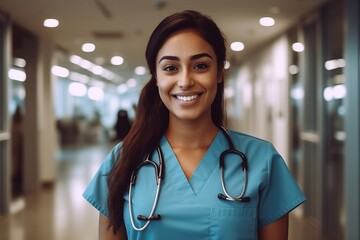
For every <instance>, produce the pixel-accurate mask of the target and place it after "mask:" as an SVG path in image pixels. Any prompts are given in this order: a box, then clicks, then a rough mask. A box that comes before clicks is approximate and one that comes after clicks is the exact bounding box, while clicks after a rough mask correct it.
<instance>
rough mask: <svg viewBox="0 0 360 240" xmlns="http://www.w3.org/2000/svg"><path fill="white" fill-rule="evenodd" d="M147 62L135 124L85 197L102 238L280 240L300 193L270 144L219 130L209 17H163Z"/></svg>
mask: <svg viewBox="0 0 360 240" xmlns="http://www.w3.org/2000/svg"><path fill="white" fill-rule="evenodd" d="M146 59H147V62H148V66H149V69H150V74H151V79H150V80H149V82H148V83H147V84H146V85H145V87H144V88H143V90H142V92H141V96H140V100H139V103H138V106H137V113H136V118H135V121H134V123H133V125H132V128H131V130H130V132H129V133H128V135H127V136H126V137H125V139H124V140H123V141H122V142H121V143H120V144H118V145H117V146H116V147H115V148H114V149H113V150H112V151H111V152H110V153H109V155H108V156H107V157H106V158H105V161H104V162H103V164H102V166H101V167H100V169H99V171H98V173H97V174H96V176H95V177H94V178H93V180H92V181H91V183H90V185H89V186H88V188H87V189H86V191H85V192H84V194H83V195H84V197H85V198H86V199H87V200H88V201H89V202H90V203H91V204H92V205H93V206H95V207H96V208H97V209H98V210H99V212H100V221H99V225H100V239H140V238H141V239H150V240H151V239H168V238H169V236H171V239H230V240H231V239H258V238H260V239H262V240H269V239H279V240H285V239H287V234H288V213H289V212H290V211H291V210H292V209H293V208H295V207H296V206H298V205H299V204H301V203H302V202H303V201H304V200H305V197H304V196H303V194H302V192H301V190H300V189H299V187H298V186H297V184H296V182H295V180H294V179H293V177H292V176H291V174H290V172H289V170H288V169H287V167H286V164H285V162H284V160H283V159H282V157H281V156H280V155H279V153H278V152H277V151H276V150H275V149H274V147H273V146H272V144H271V143H269V142H266V141H264V140H260V139H258V138H255V137H252V136H249V135H246V134H243V133H240V132H235V131H231V130H227V129H225V128H224V127H223V122H224V119H223V118H224V115H225V113H224V77H223V73H224V63H225V60H226V41H225V38H224V35H223V34H222V32H221V31H220V29H219V28H218V27H217V25H216V24H215V22H213V21H212V19H211V18H210V17H208V16H205V15H203V14H201V13H199V12H196V11H183V12H179V13H175V14H173V15H170V16H168V17H167V18H165V19H164V20H163V21H162V22H161V23H160V24H159V25H158V26H157V27H156V28H155V30H154V31H153V33H152V35H151V37H150V39H149V42H148V45H147V49H146ZM242 151H243V152H242ZM150 166H153V167H154V168H150ZM225 166H226V167H225ZM154 169H155V175H154ZM219 169H220V170H219ZM135 181H136V184H135ZM225 182H226V184H225ZM239 186H240V187H239ZM160 188H161V190H160ZM239 193H240V195H239ZM233 196H238V197H233ZM134 216H137V218H136V217H134Z"/></svg>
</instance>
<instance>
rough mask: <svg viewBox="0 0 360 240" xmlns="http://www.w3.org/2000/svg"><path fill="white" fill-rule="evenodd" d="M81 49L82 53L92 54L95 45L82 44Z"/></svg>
mask: <svg viewBox="0 0 360 240" xmlns="http://www.w3.org/2000/svg"><path fill="white" fill-rule="evenodd" d="M81 49H82V50H83V52H93V51H94V50H95V45H94V44H92V43H84V44H83V45H82V47H81Z"/></svg>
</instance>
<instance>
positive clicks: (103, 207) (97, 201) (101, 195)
mask: <svg viewBox="0 0 360 240" xmlns="http://www.w3.org/2000/svg"><path fill="white" fill-rule="evenodd" d="M120 147H121V146H120V144H117V145H116V146H115V147H114V148H113V149H112V150H111V151H110V153H109V154H108V155H107V156H106V157H105V159H104V161H103V163H102V164H101V166H100V168H99V169H98V171H97V172H96V174H95V176H94V177H93V179H92V180H91V181H90V183H89V185H88V186H87V188H86V189H85V191H84V193H83V197H84V198H85V199H86V201H88V202H89V203H90V204H91V205H92V206H93V207H95V208H96V209H97V210H98V211H99V212H100V213H102V214H103V215H105V216H108V215H109V212H108V208H107V198H108V187H107V178H108V174H109V172H110V170H111V169H112V167H113V165H114V163H115V162H116V160H117V159H118V157H119V150H120Z"/></svg>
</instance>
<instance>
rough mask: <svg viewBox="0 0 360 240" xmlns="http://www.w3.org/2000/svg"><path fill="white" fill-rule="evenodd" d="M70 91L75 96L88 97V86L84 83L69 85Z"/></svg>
mask: <svg viewBox="0 0 360 240" xmlns="http://www.w3.org/2000/svg"><path fill="white" fill-rule="evenodd" d="M68 91H69V93H70V94H71V95H73V96H76V97H83V96H85V95H86V86H85V85H84V84H82V83H78V82H72V83H70V85H69V88H68Z"/></svg>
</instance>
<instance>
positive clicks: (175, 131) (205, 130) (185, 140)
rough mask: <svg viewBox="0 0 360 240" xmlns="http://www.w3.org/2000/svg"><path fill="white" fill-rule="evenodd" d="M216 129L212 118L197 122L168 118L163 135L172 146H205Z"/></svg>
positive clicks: (210, 140)
mask: <svg viewBox="0 0 360 240" xmlns="http://www.w3.org/2000/svg"><path fill="white" fill-rule="evenodd" d="M218 130H219V129H218V128H217V127H216V126H215V124H214V123H213V122H212V120H210V121H207V122H203V121H202V122H199V123H196V122H193V121H191V122H184V121H180V122H179V121H176V120H170V121H169V127H168V129H167V131H166V133H165V136H166V138H167V140H168V141H169V143H170V145H171V146H172V147H186V148H198V147H207V146H210V144H211V143H212V141H213V139H214V138H215V136H216V134H217V132H218Z"/></svg>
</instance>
